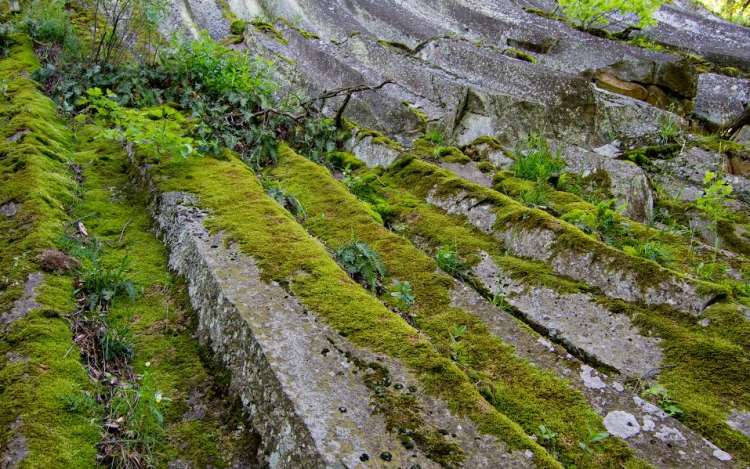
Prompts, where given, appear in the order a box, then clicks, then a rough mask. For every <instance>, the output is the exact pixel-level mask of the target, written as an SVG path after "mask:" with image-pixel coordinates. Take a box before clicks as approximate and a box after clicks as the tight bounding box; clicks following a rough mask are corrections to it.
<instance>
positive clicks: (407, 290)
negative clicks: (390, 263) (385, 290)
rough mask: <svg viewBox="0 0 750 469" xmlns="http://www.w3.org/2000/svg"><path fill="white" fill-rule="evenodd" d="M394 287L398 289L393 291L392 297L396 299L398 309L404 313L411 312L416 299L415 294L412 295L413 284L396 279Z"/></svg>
mask: <svg viewBox="0 0 750 469" xmlns="http://www.w3.org/2000/svg"><path fill="white" fill-rule="evenodd" d="M393 287H394V288H395V289H396V291H392V292H391V296H392V297H393V298H396V301H397V306H398V308H399V309H400V310H402V311H411V308H412V306H414V301H415V300H416V298H415V297H414V293H412V290H411V284H410V283H409V281H408V280H404V281H403V282H402V281H400V280H398V279H395V278H394V279H393Z"/></svg>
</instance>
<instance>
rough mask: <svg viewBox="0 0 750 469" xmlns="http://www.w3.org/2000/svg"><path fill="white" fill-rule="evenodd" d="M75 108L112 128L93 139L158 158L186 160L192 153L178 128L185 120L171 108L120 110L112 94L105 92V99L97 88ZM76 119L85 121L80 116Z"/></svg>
mask: <svg viewBox="0 0 750 469" xmlns="http://www.w3.org/2000/svg"><path fill="white" fill-rule="evenodd" d="M87 95H88V96H86V97H84V98H82V99H81V100H80V101H79V102H78V104H79V105H87V106H88V108H87V109H88V110H91V111H92V112H93V117H94V120H95V121H96V122H97V123H98V124H99V125H100V126H103V127H104V126H112V127H111V128H108V129H105V130H103V131H102V132H101V133H100V134H99V135H97V138H103V139H106V140H114V141H119V142H132V143H135V144H137V145H139V146H142V147H143V148H145V149H146V150H150V151H153V152H156V153H158V154H160V155H162V154H169V155H173V156H182V157H183V158H187V157H188V156H190V155H191V154H192V153H193V152H194V148H193V139H192V138H191V137H183V136H182V134H183V130H182V127H181V126H182V124H183V123H184V122H185V118H184V117H183V116H182V114H180V113H179V112H177V111H175V110H174V109H172V108H171V107H167V106H164V107H161V108H156V109H151V110H147V111H146V110H143V111H142V110H137V109H123V108H121V107H120V105H119V104H117V102H116V101H114V99H113V98H115V97H116V96H115V94H114V93H112V92H111V91H109V90H108V91H107V95H106V96H105V95H104V94H103V93H102V90H100V89H99V88H93V89H90V90H88V91H87ZM76 119H78V120H79V121H82V120H85V119H86V115H84V114H81V115H79V116H78V117H77V118H76Z"/></svg>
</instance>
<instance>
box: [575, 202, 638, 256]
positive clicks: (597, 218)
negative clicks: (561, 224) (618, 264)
mask: <svg viewBox="0 0 750 469" xmlns="http://www.w3.org/2000/svg"><path fill="white" fill-rule="evenodd" d="M614 204H615V199H607V200H605V201H603V202H601V203H599V204H598V205H597V206H596V209H595V210H594V211H593V212H592V211H583V210H580V211H579V210H574V211H572V212H570V213H569V214H567V215H566V216H565V217H564V219H565V220H566V221H570V222H572V223H574V224H575V225H577V226H578V227H579V228H581V229H582V230H584V231H586V232H588V233H596V234H597V235H598V236H599V238H600V239H601V240H602V241H604V242H605V243H607V244H609V245H611V246H615V245H617V242H618V238H620V237H622V236H625V235H626V234H627V233H628V229H629V226H628V224H627V223H626V222H625V221H624V220H623V218H622V211H623V210H624V209H625V205H621V206H620V207H618V208H617V210H613V208H614Z"/></svg>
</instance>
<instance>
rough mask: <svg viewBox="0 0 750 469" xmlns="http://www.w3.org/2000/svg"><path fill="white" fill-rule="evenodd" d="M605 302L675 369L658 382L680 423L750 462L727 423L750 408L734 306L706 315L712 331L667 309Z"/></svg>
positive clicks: (743, 340)
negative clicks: (659, 342)
mask: <svg viewBox="0 0 750 469" xmlns="http://www.w3.org/2000/svg"><path fill="white" fill-rule="evenodd" d="M603 301H605V302H606V303H607V306H608V308H610V309H611V310H612V311H619V312H621V313H623V314H628V315H629V316H631V317H632V318H633V320H634V323H635V324H636V325H637V326H638V327H640V328H641V330H646V331H651V332H652V333H653V334H654V335H655V336H658V337H662V338H663V340H664V342H663V349H664V363H668V364H674V365H676V367H675V368H671V369H666V370H663V371H661V373H660V374H659V378H658V381H659V383H660V384H662V385H664V386H665V387H666V388H667V389H668V390H669V393H670V394H671V396H672V398H673V399H674V400H675V401H676V402H677V405H678V407H680V408H681V409H682V411H683V414H682V416H681V417H680V420H681V421H682V422H683V423H685V424H686V425H688V426H689V427H690V428H692V429H694V430H695V431H697V432H698V433H699V434H701V435H703V436H704V437H705V438H707V439H709V440H710V441H712V442H714V443H716V444H718V445H719V446H720V447H721V448H722V449H723V450H725V451H728V452H730V453H731V454H732V455H733V456H735V457H736V458H738V459H740V460H743V461H748V460H750V441H749V440H748V438H747V437H745V436H744V435H742V434H741V433H740V432H738V431H737V430H734V429H732V428H731V427H729V425H727V422H726V419H727V417H728V414H729V412H730V410H731V409H738V408H739V409H748V408H750V389H749V386H750V363H749V362H748V360H747V358H746V356H747V355H746V354H747V350H748V349H747V345H748V342H747V337H748V336H747V329H748V325H747V321H745V319H744V317H743V316H742V313H741V312H740V311H739V310H738V309H737V307H736V305H734V304H732V303H728V302H723V303H720V304H716V305H713V306H711V307H709V308H708V309H706V310H705V311H704V312H703V315H705V318H707V319H709V321H710V325H709V326H708V327H704V326H702V325H700V324H698V321H699V318H696V317H693V316H691V315H685V314H675V312H674V311H673V310H671V309H669V308H665V307H654V306H643V305H640V306H638V305H631V304H627V303H624V302H622V301H618V300H603ZM743 322H744V324H743ZM735 328H738V329H736V330H735Z"/></svg>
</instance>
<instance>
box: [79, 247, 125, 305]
mask: <svg viewBox="0 0 750 469" xmlns="http://www.w3.org/2000/svg"><path fill="white" fill-rule="evenodd" d="M134 276H135V274H134V273H133V272H132V262H131V260H130V258H129V257H128V256H125V257H123V258H122V261H121V262H120V264H119V266H117V267H114V268H113V267H105V266H103V265H102V263H101V261H99V260H98V259H97V261H96V262H91V263H88V267H84V269H83V271H82V272H81V273H80V275H79V285H78V288H77V289H76V291H75V293H76V294H78V293H82V294H84V295H85V296H86V298H88V309H89V311H92V312H93V311H96V310H97V309H101V310H102V311H108V310H109V307H110V306H111V304H112V301H114V300H115V299H116V298H118V297H120V296H123V295H125V296H127V297H128V298H129V299H130V301H135V298H136V296H137V295H138V289H137V285H136V283H135V282H134V281H133V277H134Z"/></svg>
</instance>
